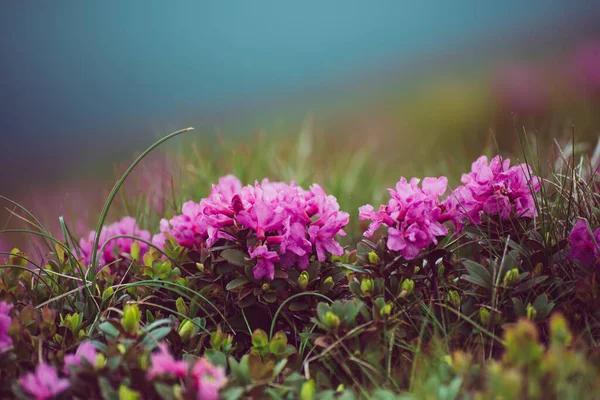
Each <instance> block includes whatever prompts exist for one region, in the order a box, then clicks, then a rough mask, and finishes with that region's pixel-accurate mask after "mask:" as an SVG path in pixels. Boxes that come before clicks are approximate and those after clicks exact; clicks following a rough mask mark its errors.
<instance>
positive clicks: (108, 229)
mask: <svg viewBox="0 0 600 400" xmlns="http://www.w3.org/2000/svg"><path fill="white" fill-rule="evenodd" d="M119 235H129V236H135V237H139V238H140V239H144V240H146V241H150V239H151V235H150V232H148V231H145V230H142V229H140V227H139V226H138V224H137V222H136V220H135V218H133V217H125V218H123V219H121V220H120V221H118V222H115V223H114V224H111V225H107V226H104V227H102V230H101V231H100V240H99V242H98V253H97V257H99V260H98V261H99V262H98V266H99V267H102V266H105V265H108V264H110V263H112V262H114V261H116V260H118V259H120V258H121V257H123V254H125V253H126V254H129V253H130V252H131V245H132V244H133V242H134V241H135V240H134V239H131V238H118V239H112V240H111V238H113V237H115V236H119ZM95 238H96V232H94V231H92V232H90V233H89V234H88V236H87V237H83V238H81V239H80V240H79V247H80V248H81V253H82V255H83V263H84V264H85V265H90V262H91V256H92V248H93V246H94V239H95ZM107 242H108V243H107ZM137 243H138V244H139V246H140V255H143V254H144V253H145V252H146V251H147V250H148V244H146V243H144V242H141V241H137ZM104 244H106V245H105V246H104V250H103V251H102V252H100V249H101V248H102V246H103V245H104Z"/></svg>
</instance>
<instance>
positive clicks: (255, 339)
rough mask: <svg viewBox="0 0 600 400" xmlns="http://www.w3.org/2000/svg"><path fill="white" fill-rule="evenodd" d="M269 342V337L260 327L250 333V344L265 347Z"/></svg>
mask: <svg viewBox="0 0 600 400" xmlns="http://www.w3.org/2000/svg"><path fill="white" fill-rule="evenodd" d="M268 344H269V337H268V336H267V333H266V332H265V331H263V330H262V329H257V330H255V331H254V333H252V346H253V347H265V346H267V345H268Z"/></svg>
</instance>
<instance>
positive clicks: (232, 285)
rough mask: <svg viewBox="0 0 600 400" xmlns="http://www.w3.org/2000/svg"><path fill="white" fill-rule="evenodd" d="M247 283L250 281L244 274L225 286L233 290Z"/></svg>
mask: <svg viewBox="0 0 600 400" xmlns="http://www.w3.org/2000/svg"><path fill="white" fill-rule="evenodd" d="M246 283H248V278H246V277H243V276H242V277H240V278H235V279H234V280H232V281H231V282H229V283H228V284H227V286H226V287H225V288H226V289H227V290H233V289H235V288H237V287H240V286H243V285H245V284H246Z"/></svg>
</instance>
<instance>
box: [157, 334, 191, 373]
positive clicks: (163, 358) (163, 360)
mask: <svg viewBox="0 0 600 400" xmlns="http://www.w3.org/2000/svg"><path fill="white" fill-rule="evenodd" d="M150 363H151V367H150V369H149V370H148V378H149V379H153V378H155V377H157V376H161V375H173V376H176V377H178V378H184V377H185V376H186V375H187V373H188V369H189V366H188V364H187V363H186V362H185V361H183V360H179V361H178V360H175V359H174V358H173V356H172V355H171V353H170V352H169V349H168V347H167V345H166V343H159V345H158V351H157V352H155V353H153V354H152V355H151V356H150Z"/></svg>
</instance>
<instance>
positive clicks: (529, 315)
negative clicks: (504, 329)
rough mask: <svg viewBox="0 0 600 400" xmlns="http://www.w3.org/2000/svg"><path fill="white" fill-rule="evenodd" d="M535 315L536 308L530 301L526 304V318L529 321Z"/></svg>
mask: <svg viewBox="0 0 600 400" xmlns="http://www.w3.org/2000/svg"><path fill="white" fill-rule="evenodd" d="M536 317H537V310H536V309H535V307H534V306H532V305H531V303H529V304H528V305H527V319H528V320H530V321H535V319H536Z"/></svg>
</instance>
